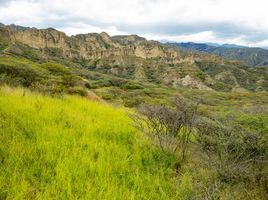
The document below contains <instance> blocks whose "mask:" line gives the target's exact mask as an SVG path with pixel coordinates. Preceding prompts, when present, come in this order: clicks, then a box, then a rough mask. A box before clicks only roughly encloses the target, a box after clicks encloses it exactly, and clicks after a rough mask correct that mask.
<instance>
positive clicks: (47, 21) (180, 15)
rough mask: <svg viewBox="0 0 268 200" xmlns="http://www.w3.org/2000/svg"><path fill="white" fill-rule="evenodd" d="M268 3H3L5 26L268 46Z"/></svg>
mask: <svg viewBox="0 0 268 200" xmlns="http://www.w3.org/2000/svg"><path fill="white" fill-rule="evenodd" d="M267 9H268V0H0V22H2V23H4V24H19V25H23V26H30V27H37V28H47V27H54V28H56V29H58V30H61V31H64V32H66V33H67V34H68V35H73V34H78V33H88V32H101V31H106V32H107V33H109V34H110V35H117V34H138V35H141V36H144V37H146V38H147V39H154V40H161V41H178V42H181V41H184V42H186V41H193V42H216V43H220V44H223V43H232V44H239V45H247V46H260V47H268V11H267Z"/></svg>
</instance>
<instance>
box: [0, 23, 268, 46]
mask: <svg viewBox="0 0 268 200" xmlns="http://www.w3.org/2000/svg"><path fill="white" fill-rule="evenodd" d="M0 24H3V25H4V26H12V25H14V26H21V25H20V24H4V23H2V22H0ZM21 27H25V28H37V27H30V26H21ZM50 28H51V29H55V30H57V31H60V32H63V33H65V34H66V35H67V36H69V37H71V36H76V35H80V34H90V33H97V34H100V33H102V32H104V33H106V34H108V35H109V36H110V37H113V36H128V35H136V36H138V37H143V36H140V35H138V34H135V33H134V34H132V33H129V34H121V35H120V34H119V35H110V34H109V33H107V32H106V31H101V32H88V33H77V34H74V35H70V34H68V33H66V32H64V31H61V30H58V29H57V28H54V27H44V28H37V29H50ZM143 38H145V39H146V40H152V41H157V42H160V43H163V44H168V43H178V44H179V43H193V44H205V45H208V46H214V47H226V46H227V45H230V46H234V47H233V48H261V49H265V50H268V47H258V46H244V45H238V44H234V43H216V42H210V41H208V42H193V41H180V42H177V41H168V40H153V39H148V38H146V37H143ZM226 48H232V47H226Z"/></svg>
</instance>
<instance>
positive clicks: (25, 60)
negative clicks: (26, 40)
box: [0, 26, 268, 200]
mask: <svg viewBox="0 0 268 200" xmlns="http://www.w3.org/2000/svg"><path fill="white" fill-rule="evenodd" d="M17 28H18V29H23V27H22V28H20V27H16V26H15V27H13V29H17ZM23 30H25V29H23ZM2 31H3V30H2ZM35 31H36V30H35ZM51 31H52V32H51ZM45 32H46V33H49V34H52V33H53V34H55V33H57V31H56V30H50V29H49V30H45ZM1 36H2V37H0V39H1V41H0V141H1V146H0V199H182V200H187V199H200V200H201V199H221V200H232V199H233V200H237V199H243V200H251V199H256V200H262V199H266V198H267V197H268V193H267V191H268V188H267V185H268V163H267V161H268V160H267V159H268V158H267V155H268V135H267V133H268V96H267V90H268V82H267V80H268V79H267V72H268V71H267V68H265V67H263V68H255V69H250V68H248V67H246V66H244V65H242V64H241V63H239V62H233V61H224V60H222V59H219V58H216V57H213V56H204V57H202V55H198V59H196V60H191V59H190V61H189V60H188V61H187V59H188V58H186V60H184V61H182V62H178V63H175V64H174V63H172V62H170V60H169V59H171V58H169V57H166V58H160V57H159V58H146V59H142V58H140V57H135V56H133V55H132V56H129V55H125V56H115V55H111V56H108V57H105V58H102V59H92V60H86V59H85V58H82V57H76V58H68V59H67V58H65V57H64V55H63V49H60V48H54V47H49V48H48V47H46V48H44V49H37V48H31V47H29V46H28V45H25V44H22V43H18V42H13V43H10V41H8V40H6V39H5V37H3V35H1ZM50 36H51V35H49V37H50ZM87 36H88V37H90V38H91V39H92V37H93V39H94V38H95V39H96V40H97V42H98V43H97V44H99V45H101V46H102V47H103V48H107V49H108V50H109V48H111V46H112V45H114V43H113V42H111V43H110V44H107V43H106V40H109V39H111V38H109V36H108V35H105V33H102V34H90V35H87ZM87 36H85V35H79V36H77V38H82V39H83V38H84V37H87ZM103 37H105V38H106V40H104V39H103ZM69 39H70V38H69ZM72 39H73V38H72ZM112 39H113V40H114V41H115V42H117V43H118V44H121V45H125V46H127V45H130V46H132V45H136V43H138V44H141V43H142V44H143V45H145V46H146V48H147V50H148V49H150V48H155V47H157V48H160V49H161V48H165V47H163V46H161V45H160V46H159V44H158V43H156V42H150V41H146V40H145V39H144V38H139V37H138V36H116V37H113V38H112ZM70 40H71V39H70ZM72 45H73V44H70V46H72ZM138 47H140V46H138ZM148 51H149V50H148ZM173 53H174V52H173ZM180 55H181V56H186V57H187V56H196V55H195V54H187V53H183V52H181V54H180ZM168 73H170V74H171V75H172V74H173V75H174V76H175V79H174V81H173V82H172V84H173V86H174V87H171V85H172V84H164V82H163V79H161V77H162V75H163V74H168ZM178 75H179V76H180V77H187V75H190V76H191V77H192V78H194V81H193V82H195V81H196V80H199V81H201V82H202V83H203V84H205V85H206V86H209V88H211V89H212V90H198V89H193V88H195V87H193V88H192V89H187V88H185V87H180V85H176V80H177V79H176V77H177V76H178ZM162 78H163V77H162ZM173 78H174V77H168V79H173ZM192 80H193V79H190V81H192ZM186 81H187V79H186ZM188 81H189V79H188ZM199 83H200V82H199ZM206 89H207V88H206ZM235 89H237V90H235ZM238 91H239V92H238ZM249 91H255V92H249Z"/></svg>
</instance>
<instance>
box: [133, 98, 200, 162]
mask: <svg viewBox="0 0 268 200" xmlns="http://www.w3.org/2000/svg"><path fill="white" fill-rule="evenodd" d="M172 105H173V107H168V106H164V105H153V106H150V105H142V106H141V107H140V108H139V109H138V112H139V114H135V115H132V116H131V117H132V119H133V120H134V122H135V126H136V127H137V128H138V129H140V130H141V131H142V132H144V133H145V134H146V135H147V136H149V137H150V138H151V139H152V140H153V141H155V142H156V144H157V145H159V146H160V148H161V149H162V150H163V151H170V152H172V153H175V152H177V150H178V148H179V147H180V149H181V153H182V160H184V159H185V156H186V150H187V147H188V144H189V142H190V134H191V133H192V130H193V125H194V123H195V120H196V113H197V108H198V104H196V105H195V104H193V103H189V102H186V100H185V99H183V98H182V97H179V96H177V97H174V98H173V101H172Z"/></svg>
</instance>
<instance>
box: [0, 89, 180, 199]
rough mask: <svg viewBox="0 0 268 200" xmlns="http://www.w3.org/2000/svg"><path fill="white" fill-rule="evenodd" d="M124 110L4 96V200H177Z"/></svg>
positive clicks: (158, 158) (160, 163) (16, 92)
mask: <svg viewBox="0 0 268 200" xmlns="http://www.w3.org/2000/svg"><path fill="white" fill-rule="evenodd" d="M130 123H131V122H130V119H129V118H128V117H127V115H126V111H125V110H123V109H115V108H112V107H111V106H109V105H104V104H99V103H96V102H91V101H89V100H86V99H82V98H79V97H74V96H66V97H64V98H63V99H56V98H51V97H46V96H41V95H39V94H35V93H30V92H26V94H25V95H24V91H23V90H22V89H10V88H8V87H2V88H1V89H0V142H1V145H0V199H180V197H179V195H180V194H179V190H177V188H176V185H175V183H173V181H172V180H173V179H172V176H173V170H172V164H173V162H174V157H173V156H172V155H166V154H165V155H164V154H163V152H161V151H159V150H158V149H157V148H155V147H154V146H153V145H151V143H150V142H149V141H146V139H144V138H143V136H142V134H140V133H139V132H137V131H136V130H135V129H134V128H132V126H131V125H130Z"/></svg>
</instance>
